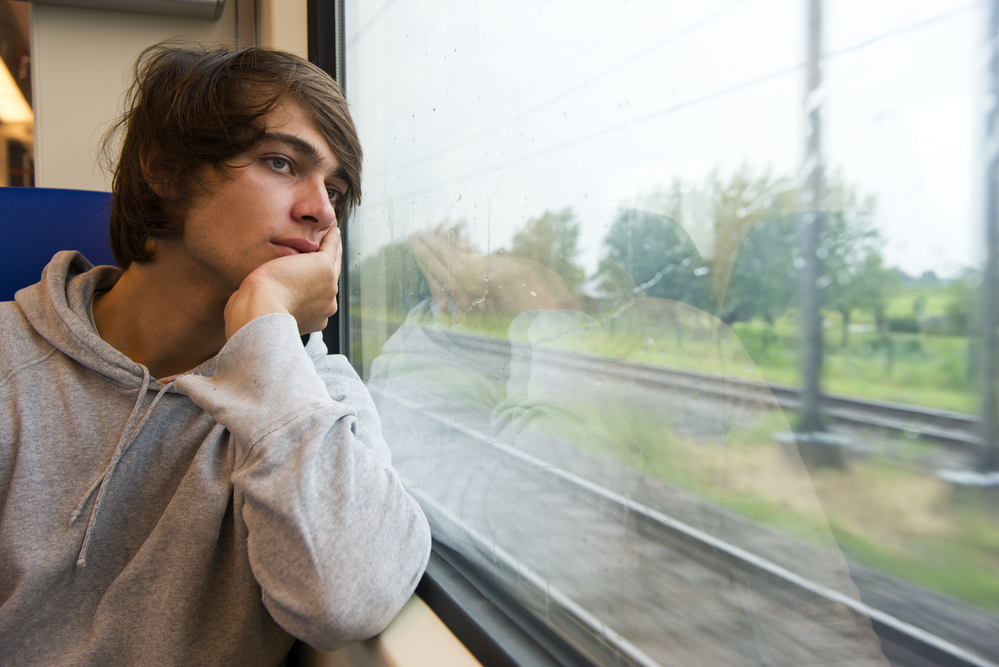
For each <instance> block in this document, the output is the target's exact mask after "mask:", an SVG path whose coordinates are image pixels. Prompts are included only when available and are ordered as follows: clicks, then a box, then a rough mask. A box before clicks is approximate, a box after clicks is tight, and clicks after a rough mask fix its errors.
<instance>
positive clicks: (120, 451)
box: [69, 366, 174, 570]
mask: <svg viewBox="0 0 999 667" xmlns="http://www.w3.org/2000/svg"><path fill="white" fill-rule="evenodd" d="M150 380H151V378H150V377H149V371H148V370H147V369H146V368H145V367H144V366H143V368H142V386H141V387H139V396H138V398H136V399H135V407H133V408H132V414H130V415H129V416H128V421H127V422H126V423H125V428H124V429H123V430H122V432H121V437H120V438H118V446H117V447H115V450H114V455H113V456H112V457H111V463H109V464H108V467H107V468H106V469H105V470H104V473H103V474H102V475H101V476H100V477H99V478H98V479H97V481H96V482H94V483H93V485H92V486H91V487H90V489H88V490H87V493H86V494H85V495H84V496H83V499H82V500H81V501H80V504H79V505H77V506H76V509H75V510H74V511H73V514H72V516H70V518H69V525H70V526H72V525H73V524H74V523H76V521H77V519H79V518H80V515H81V514H82V513H83V508H84V506H85V505H86V504H87V501H88V500H90V497H91V496H92V495H93V494H94V491H95V490H97V489H98V487H99V489H100V490H98V491H97V499H96V500H95V501H94V506H93V508H92V509H91V510H90V519H89V520H88V521H87V532H86V533H85V534H84V536H83V546H81V547H80V554H79V556H78V557H77V559H76V567H77V569H81V570H82V569H83V568H85V567H86V566H87V550H88V549H89V548H90V537H91V535H92V534H93V532H94V525H95V524H96V523H97V513H98V512H99V511H100V508H101V503H102V502H103V501H104V494H105V492H106V491H107V487H108V483H109V482H110V481H111V477H112V475H114V472H115V469H116V468H117V467H118V462H119V461H120V460H121V457H122V456H124V455H125V452H126V451H127V450H128V448H129V446H131V444H132V443H133V442H135V439H136V438H137V437H138V435H139V432H140V431H142V427H143V426H145V425H146V421H147V420H148V419H149V416H150V415H151V414H152V413H153V408H155V407H156V404H157V403H159V401H160V399H161V398H162V397H163V395H164V394H166V392H167V391H168V390H169V389H170V388H171V387H173V385H174V383H173V382H171V383H169V384H167V385H164V386H163V388H162V389H160V391H159V392H158V393H157V394H156V397H155V398H153V402H152V403H150V404H149V408H148V409H147V410H146V413H145V414H144V415H143V416H142V420H141V421H140V422H139V425H138V426H137V427H136V428H135V429H134V430H133V429H132V424H133V423H135V417H136V415H138V414H139V408H140V407H141V406H142V399H143V398H144V397H145V395H146V392H147V391H148V390H149V384H150ZM129 433H131V434H132V435H131V437H128V435H129ZM126 438H127V439H126Z"/></svg>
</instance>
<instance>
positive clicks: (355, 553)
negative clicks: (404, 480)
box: [178, 315, 429, 648]
mask: <svg viewBox="0 0 999 667" xmlns="http://www.w3.org/2000/svg"><path fill="white" fill-rule="evenodd" d="M319 363H320V367H321V368H320V370H321V371H322V374H323V377H320V375H319V373H317V369H316V366H315V365H314V364H313V361H312V360H311V359H309V357H308V356H307V355H306V353H305V351H304V350H303V349H302V347H301V344H300V343H299V342H298V340H297V328H296V325H295V322H294V319H293V318H290V317H288V316H280V315H272V316H269V317H263V318H258V319H257V320H254V321H253V322H251V323H250V324H249V325H247V326H246V327H244V328H243V329H242V330H240V331H239V332H238V334H237V335H235V336H233V338H232V339H231V340H230V341H229V343H227V345H226V347H225V348H223V350H222V352H220V354H219V364H218V369H217V372H216V375H215V376H214V377H213V378H196V377H185V378H182V379H181V380H179V381H178V388H179V389H180V390H181V391H184V392H185V393H187V394H188V395H189V396H190V397H191V398H192V399H193V400H194V401H195V402H196V403H198V404H199V405H201V406H202V407H203V408H205V409H206V410H207V411H209V412H210V413H211V414H212V415H213V416H214V417H215V419H216V420H217V421H218V422H219V423H220V424H222V425H223V426H225V427H226V428H227V429H229V431H230V432H231V433H232V437H233V439H234V442H235V444H236V461H235V470H234V473H233V476H232V482H233V485H234V488H235V490H236V492H237V493H238V494H242V496H243V498H244V503H243V506H242V515H243V517H242V518H243V520H244V521H245V522H246V525H247V528H248V531H249V544H248V553H249V558H250V564H251V566H252V568H253V572H254V576H255V577H256V578H257V581H258V582H259V583H260V586H261V589H262V590H263V595H264V602H265V604H266V605H267V607H268V610H269V611H270V612H271V614H272V616H274V618H275V620H276V621H278V623H280V624H281V625H282V626H283V627H284V628H285V629H286V630H288V631H289V632H290V633H291V634H293V635H295V636H297V637H299V638H302V639H304V640H306V641H308V642H309V643H311V644H313V645H315V646H317V647H318V648H332V647H334V646H336V645H340V644H342V643H345V642H347V641H350V640H353V639H357V638H360V637H363V636H367V635H370V634H373V633H375V632H377V631H379V630H380V629H381V628H382V627H383V626H384V624H386V623H387V622H388V621H389V620H391V618H392V616H393V615H394V614H395V613H396V611H397V610H398V608H399V607H401V605H402V604H403V603H404V602H405V600H406V599H407V598H408V596H409V595H410V594H411V593H412V590H413V588H414V587H415V585H416V583H417V580H418V578H419V576H420V574H421V573H422V570H423V567H424V566H425V564H426V559H427V556H428V553H429V530H428V528H427V526H426V521H425V519H424V518H423V515H422V512H421V511H420V509H419V507H418V506H417V505H416V503H415V501H413V500H412V498H411V497H410V496H409V495H408V494H407V493H406V492H405V491H404V489H403V488H402V485H401V483H400V481H399V479H398V476H397V475H396V473H395V471H394V470H392V468H391V467H390V464H389V461H390V458H389V452H388V448H387V447H386V445H385V443H384V440H383V439H382V435H381V430H380V425H379V422H378V417H377V415H376V413H375V412H374V407H373V405H372V404H371V400H370V398H369V396H368V394H367V390H366V389H365V388H364V386H363V384H362V383H361V382H360V380H359V379H358V378H357V376H356V374H354V373H353V371H352V370H351V369H350V368H349V365H347V364H346V362H345V360H343V359H342V358H339V359H335V358H326V359H322V360H320V362H319Z"/></svg>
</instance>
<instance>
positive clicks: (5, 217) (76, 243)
mask: <svg viewBox="0 0 999 667" xmlns="http://www.w3.org/2000/svg"><path fill="white" fill-rule="evenodd" d="M110 206H111V195H110V194H109V193H107V192H91V191H89V190H60V189H55V188H4V187H0V234H2V236H0V301H10V300H11V299H13V298H14V293H15V292H17V290H19V289H21V288H22V287H27V286H28V285H31V284H33V283H37V282H38V280H39V278H40V277H41V275H42V269H44V268H45V265H46V264H48V262H49V260H50V259H52V255H54V254H56V252H58V251H60V250H79V251H80V252H81V253H83V256H84V257H86V258H87V259H89V260H90V261H91V262H92V263H93V264H94V265H98V264H114V263H115V262H114V256H113V255H112V254H111V247H110V245H109V243H108V216H109V211H110Z"/></svg>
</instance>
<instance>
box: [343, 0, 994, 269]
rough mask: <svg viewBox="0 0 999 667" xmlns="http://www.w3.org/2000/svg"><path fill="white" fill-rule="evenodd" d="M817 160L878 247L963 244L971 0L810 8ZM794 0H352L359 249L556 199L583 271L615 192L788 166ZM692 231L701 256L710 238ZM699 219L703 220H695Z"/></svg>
mask: <svg viewBox="0 0 999 667" xmlns="http://www.w3.org/2000/svg"><path fill="white" fill-rule="evenodd" d="M824 4H825V7H824V10H823V12H824V14H823V21H824V25H823V54H824V55H823V60H822V63H823V86H822V89H821V91H820V95H819V100H820V104H821V107H820V109H821V114H822V123H823V128H822V135H821V138H822V144H823V147H824V149H823V160H824V163H825V164H826V166H827V169H828V170H829V171H830V172H834V173H837V174H839V177H840V178H842V179H843V180H844V181H845V182H847V183H849V184H850V185H852V186H853V187H854V188H855V189H856V191H857V192H858V194H859V195H860V196H861V197H866V196H872V197H873V198H874V200H875V201H876V216H875V220H876V224H877V226H878V229H879V230H880V233H881V236H882V238H883V239H884V248H883V252H884V254H885V257H886V263H887V264H888V265H889V266H896V267H898V268H901V269H902V270H904V271H906V272H907V273H910V274H917V275H918V274H920V273H922V272H923V271H926V270H933V271H936V272H937V273H938V274H940V275H944V276H947V275H952V274H953V273H954V272H956V271H957V270H959V269H960V268H961V267H964V266H967V265H969V264H973V263H975V262H979V261H981V256H980V253H979V250H980V248H981V246H982V244H981V242H980V239H981V238H982V233H981V228H982V225H983V223H982V221H981V216H980V206H979V202H980V200H981V197H982V195H981V192H982V187H981V183H982V181H983V176H982V169H981V166H980V164H979V163H980V161H981V155H980V154H979V146H980V145H981V143H982V142H981V139H980V137H981V134H982V129H981V128H982V125H983V123H982V121H981V120H980V119H981V118H982V117H983V113H984V112H983V109H984V106H985V105H984V100H985V99H987V98H986V96H985V95H984V94H983V92H984V87H985V83H984V81H985V76H984V75H985V53H986V50H985V45H984V42H985V39H984V38H985V19H986V12H987V6H986V4H985V3H983V2H967V1H963V2H962V1H957V0H955V1H952V2H949V1H948V2H945V1H942V0H932V1H931V0H905V1H903V0H878V1H877V2H873V3H872V2H863V1H860V0H835V1H828V0H827V2H825V3H824ZM805 11H806V3H805V2H804V0H711V1H704V2H697V3H691V2H671V1H664V0H621V1H619V2H608V1H601V2H578V1H576V2H570V1H568V0H564V1H562V0H553V1H550V2H537V1H535V0H503V1H499V0H480V1H478V2H471V1H467V0H466V1H464V2H457V1H456V2H449V1H446V0H426V1H424V2H420V3H405V2H400V1H399V0H387V2H386V1H383V0H374V1H372V2H368V3H361V2H358V3H349V4H348V15H347V21H346V26H347V50H346V63H347V75H346V90H347V96H348V99H349V101H350V103H351V108H352V113H353V115H354V118H355V120H356V121H357V125H358V131H359V134H360V136H361V141H362V145H363V146H364V148H365V174H364V178H365V183H364V190H365V195H364V197H365V199H364V203H363V204H362V208H361V210H360V211H359V213H358V216H357V218H356V223H354V226H355V228H356V227H363V230H364V231H363V232H355V233H354V234H353V235H352V236H351V239H352V244H354V245H353V246H352V252H353V253H354V254H355V255H364V254H368V253H370V252H372V251H373V250H374V249H376V248H377V247H378V246H380V245H383V244H385V243H388V242H390V241H399V240H404V239H405V238H406V237H407V236H408V235H409V234H410V233H412V232H414V231H417V230H419V229H426V228H429V227H432V226H434V225H437V224H439V223H441V222H443V221H450V222H451V223H454V222H456V221H461V220H463V221H465V223H466V229H467V233H468V234H469V235H470V236H471V238H472V239H473V240H474V242H475V243H476V244H477V245H478V246H479V248H481V249H482V250H484V251H495V250H497V249H498V248H500V247H507V248H509V245H510V242H511V239H512V237H513V234H514V233H515V231H517V230H518V229H520V228H521V227H523V225H524V224H525V223H526V222H527V221H528V220H530V219H531V218H534V217H537V216H539V215H541V214H542V213H543V212H544V211H546V210H561V209H563V208H566V207H571V208H572V210H573V211H574V212H575V214H576V216H577V218H578V219H579V221H580V225H581V230H582V234H581V255H580V260H581V263H582V264H583V265H584V267H585V268H586V270H587V271H590V272H592V271H593V270H594V269H595V267H596V264H597V262H598V261H599V258H600V257H601V256H602V255H603V253H604V252H605V246H604V244H603V239H604V237H605V236H606V234H607V230H608V228H609V227H610V225H611V224H612V223H613V221H614V219H615V217H616V215H617V214H618V212H619V211H620V210H621V209H622V208H624V207H639V208H642V207H644V206H646V205H647V202H648V201H649V197H648V195H649V193H652V192H654V191H656V190H657V189H661V188H666V187H668V186H669V185H670V184H671V183H672V182H674V181H675V180H678V181H680V182H682V183H684V184H686V185H687V186H696V185H698V184H701V183H703V182H704V181H705V179H707V178H708V177H709V176H710V175H711V174H712V173H717V174H719V175H721V177H722V178H723V180H724V179H726V178H728V177H730V176H731V175H732V174H733V173H734V172H736V171H737V170H740V169H748V170H749V171H751V172H752V173H755V174H762V173H764V172H769V173H770V174H771V175H773V176H775V177H787V178H791V179H793V178H795V177H796V176H797V175H798V174H799V172H800V170H801V165H802V163H803V161H804V152H805V142H806V136H805V131H804V127H805V123H804V119H805V110H804V104H803V99H804V92H805V68H804V63H805V53H806V14H805ZM692 232H694V233H693V234H692V235H693V236H694V240H695V242H696V243H698V245H699V246H702V247H701V250H702V254H704V255H705V256H710V254H711V241H712V239H711V238H708V237H705V235H704V234H703V233H702V234H700V235H698V233H697V232H696V231H695V230H692ZM708 236H710V235H708Z"/></svg>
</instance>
